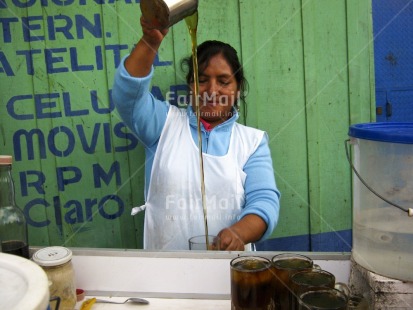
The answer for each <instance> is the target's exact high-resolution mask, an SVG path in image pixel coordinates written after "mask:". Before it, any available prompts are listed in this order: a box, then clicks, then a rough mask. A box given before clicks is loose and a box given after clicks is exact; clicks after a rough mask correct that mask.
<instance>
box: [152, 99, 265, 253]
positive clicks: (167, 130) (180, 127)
mask: <svg viewBox="0 0 413 310" xmlns="http://www.w3.org/2000/svg"><path fill="white" fill-rule="evenodd" d="M263 134H264V132H263V131H260V130H257V129H253V128H248V127H245V126H242V125H240V124H237V123H235V125H234V126H233V129H232V134H231V141H230V145H229V150H228V153H227V154H226V155H224V156H212V155H209V154H205V153H204V154H203V159H204V178H205V192H206V195H205V197H206V205H207V221H208V233H209V234H210V235H217V234H218V233H219V232H220V231H221V230H222V229H223V228H225V227H228V226H231V225H232V224H234V223H235V222H236V221H237V220H239V214H240V212H241V208H242V206H243V205H244V202H245V195H244V183H245V178H246V175H245V173H244V172H243V170H242V169H243V167H244V165H245V163H246V162H247V160H248V158H249V157H250V156H251V154H252V153H253V152H255V150H256V149H257V147H258V145H259V143H260V142H261V140H262V138H263ZM146 198H147V199H146V203H145V208H146V214H145V228H144V248H145V249H150V250H188V249H189V247H188V239H189V238H190V237H192V236H197V235H202V234H205V225H204V213H203V206H202V195H201V181H200V165H199V151H198V146H197V144H196V143H195V142H194V140H193V139H192V136H191V132H190V128H189V121H188V118H187V116H186V111H185V110H179V109H178V108H176V107H174V106H171V107H170V110H169V113H168V116H167V120H166V123H165V127H164V129H163V131H162V134H161V137H160V140H159V144H158V147H157V151H156V154H155V158H154V161H153V167H152V172H151V181H150V184H149V188H148V195H147V197H146Z"/></svg>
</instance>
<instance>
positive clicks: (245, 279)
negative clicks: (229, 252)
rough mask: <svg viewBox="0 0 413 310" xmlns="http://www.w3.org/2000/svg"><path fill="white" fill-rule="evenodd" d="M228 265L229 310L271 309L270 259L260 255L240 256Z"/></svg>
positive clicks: (271, 276) (272, 287)
mask: <svg viewBox="0 0 413 310" xmlns="http://www.w3.org/2000/svg"><path fill="white" fill-rule="evenodd" d="M230 265H231V310H247V309H249V310H252V309H260V310H273V309H274V303H273V296H274V285H273V284H274V281H273V279H274V277H273V273H272V270H271V269H272V268H271V261H270V260H269V259H267V258H264V257H260V256H240V257H237V258H234V259H233V260H232V261H231V264H230Z"/></svg>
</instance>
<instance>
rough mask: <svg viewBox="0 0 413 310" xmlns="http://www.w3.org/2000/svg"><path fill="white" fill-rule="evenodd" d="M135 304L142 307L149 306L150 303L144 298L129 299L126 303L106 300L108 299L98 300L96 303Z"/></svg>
mask: <svg viewBox="0 0 413 310" xmlns="http://www.w3.org/2000/svg"><path fill="white" fill-rule="evenodd" d="M128 301H130V302H133V303H135V304H140V305H149V301H147V300H146V299H143V298H138V297H132V298H128V299H126V300H124V301H113V300H106V299H96V302H102V303H107V304H119V305H120V304H124V303H126V302H128Z"/></svg>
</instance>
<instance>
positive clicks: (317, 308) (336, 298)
mask: <svg viewBox="0 0 413 310" xmlns="http://www.w3.org/2000/svg"><path fill="white" fill-rule="evenodd" d="M299 303H300V306H299V310H346V309H347V306H348V296H347V295H346V294H345V293H344V292H342V291H339V290H337V289H334V288H329V289H324V290H315V291H314V290H312V291H308V292H305V293H303V294H301V295H300V297H299Z"/></svg>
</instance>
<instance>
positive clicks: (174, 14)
mask: <svg viewBox="0 0 413 310" xmlns="http://www.w3.org/2000/svg"><path fill="white" fill-rule="evenodd" d="M140 3H141V4H140V6H141V11H142V15H143V17H144V18H145V19H146V20H147V21H148V22H149V23H150V24H152V25H153V26H154V27H155V28H158V29H164V28H168V27H171V26H172V25H174V24H176V23H177V22H179V21H181V20H183V19H184V18H185V17H188V16H191V15H192V14H194V13H195V12H196V11H197V9H198V0H164V1H162V0H141V1H140Z"/></svg>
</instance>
